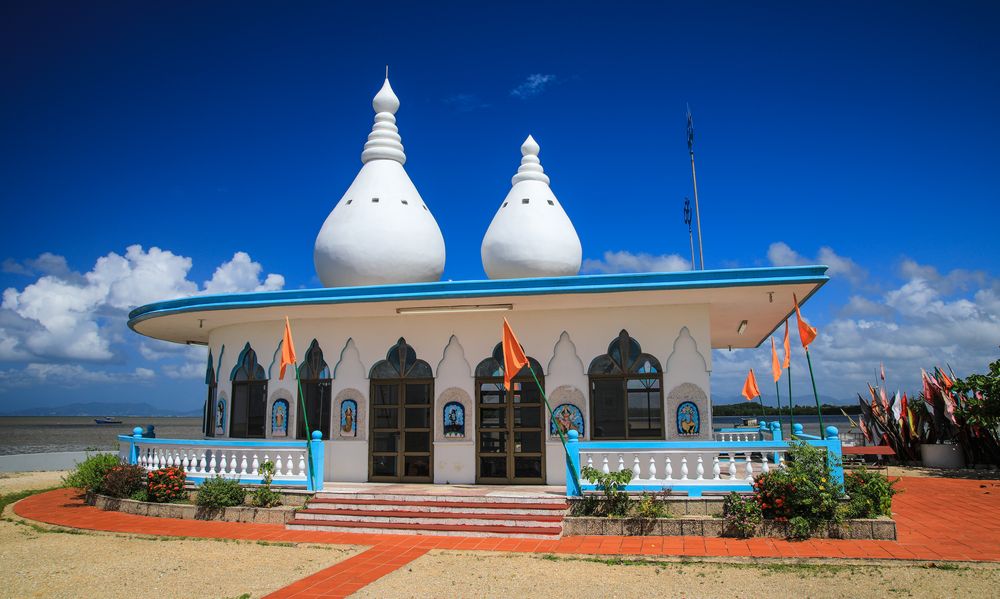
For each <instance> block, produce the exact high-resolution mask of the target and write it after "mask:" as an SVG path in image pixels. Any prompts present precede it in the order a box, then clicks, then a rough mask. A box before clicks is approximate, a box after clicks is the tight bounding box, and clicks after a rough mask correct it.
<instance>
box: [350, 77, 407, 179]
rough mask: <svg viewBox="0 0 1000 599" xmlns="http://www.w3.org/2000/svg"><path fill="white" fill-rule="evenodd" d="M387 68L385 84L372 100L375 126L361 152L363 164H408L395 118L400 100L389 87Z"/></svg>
mask: <svg viewBox="0 0 1000 599" xmlns="http://www.w3.org/2000/svg"><path fill="white" fill-rule="evenodd" d="M385 68H386V79H385V82H384V83H383V84H382V89H380V90H378V93H377V94H375V98H374V99H372V108H374V109H375V124H374V125H372V132H371V133H370V134H368V142H367V143H365V149H364V151H363V152H361V162H362V163H367V162H368V161H370V160H379V159H387V160H395V161H396V162H398V163H400V164H406V154H404V153H403V143H402V141H403V140H402V138H401V137H400V136H399V129H398V128H397V127H396V117H395V116H394V115H395V114H396V111H397V110H399V98H397V97H396V93H395V92H394V91H392V86H391V85H389V77H388V74H389V65H386V67H385Z"/></svg>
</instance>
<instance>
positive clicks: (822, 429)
mask: <svg viewBox="0 0 1000 599" xmlns="http://www.w3.org/2000/svg"><path fill="white" fill-rule="evenodd" d="M806 362H807V363H808V364H809V378H810V379H811V380H812V386H813V397H814V398H815V399H816V415H817V416H819V438H820V439H825V438H826V428H825V427H824V426H823V410H822V409H820V407H819V393H817V392H816V377H814V376H813V363H812V359H810V358H809V348H808V347H807V348H806Z"/></svg>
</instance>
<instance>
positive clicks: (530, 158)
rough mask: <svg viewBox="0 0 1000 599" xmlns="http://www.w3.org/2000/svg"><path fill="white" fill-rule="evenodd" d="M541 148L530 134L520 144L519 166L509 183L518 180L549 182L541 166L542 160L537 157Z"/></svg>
mask: <svg viewBox="0 0 1000 599" xmlns="http://www.w3.org/2000/svg"><path fill="white" fill-rule="evenodd" d="M540 150H541V148H540V147H539V146H538V142H537V141H535V138H534V137H532V136H531V135H528V138H527V139H525V140H524V143H523V144H521V166H520V167H518V169H517V174H516V175H514V178H513V179H511V183H518V182H520V181H541V182H542V183H545V184H546V185H548V184H549V176H548V175H546V174H545V169H543V168H542V162H541V160H539V159H538V152H539V151H540Z"/></svg>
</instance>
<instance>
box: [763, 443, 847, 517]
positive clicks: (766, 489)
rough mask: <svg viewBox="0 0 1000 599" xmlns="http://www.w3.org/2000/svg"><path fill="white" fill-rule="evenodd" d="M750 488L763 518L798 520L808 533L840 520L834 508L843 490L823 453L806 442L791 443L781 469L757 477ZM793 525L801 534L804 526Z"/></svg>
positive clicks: (836, 507) (840, 514)
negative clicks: (832, 474) (806, 527)
mask: <svg viewBox="0 0 1000 599" xmlns="http://www.w3.org/2000/svg"><path fill="white" fill-rule="evenodd" d="M753 485H754V492H755V495H756V498H757V501H758V503H760V508H761V511H762V512H763V515H764V517H765V518H773V519H775V520H788V521H789V522H791V520H793V519H795V518H802V519H803V520H804V521H805V522H806V523H807V524H808V528H809V530H810V531H812V530H815V529H816V528H817V527H818V526H819V525H820V524H822V523H826V522H836V521H839V520H840V518H841V517H842V512H841V511H840V510H839V509H838V506H839V502H840V499H841V498H842V497H843V496H844V491H843V489H842V488H841V487H840V485H839V484H838V483H837V482H836V481H834V480H833V478H832V477H831V475H830V467H829V465H828V464H827V461H826V453H825V452H824V451H822V450H820V449H818V448H816V447H813V446H811V445H809V444H808V443H803V442H796V443H792V445H791V446H790V447H789V449H788V453H787V454H786V456H785V467H784V468H774V469H771V470H770V471H768V472H766V473H763V474H761V475H759V476H757V478H756V479H754V483H753ZM797 526H798V528H799V529H800V531H801V529H802V527H803V526H804V525H803V524H801V522H799V523H798V524H797ZM793 536H798V537H801V536H802V535H793ZM805 536H809V535H808V534H806V535H805Z"/></svg>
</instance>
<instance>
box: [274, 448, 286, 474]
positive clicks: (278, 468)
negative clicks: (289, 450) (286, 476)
mask: <svg viewBox="0 0 1000 599" xmlns="http://www.w3.org/2000/svg"><path fill="white" fill-rule="evenodd" d="M283 467H284V464H282V463H281V454H280V453H276V454H274V476H276V477H278V476H281V475H282V473H283V472H284V468H283Z"/></svg>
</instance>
